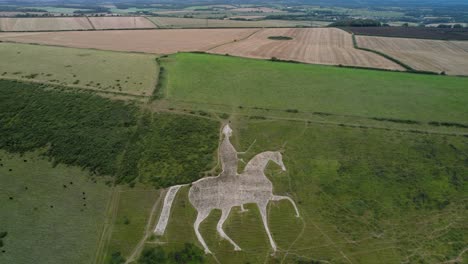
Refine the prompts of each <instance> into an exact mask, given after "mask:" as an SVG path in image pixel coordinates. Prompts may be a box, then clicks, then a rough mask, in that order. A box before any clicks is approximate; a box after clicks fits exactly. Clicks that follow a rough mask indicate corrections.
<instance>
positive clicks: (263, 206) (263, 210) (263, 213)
mask: <svg viewBox="0 0 468 264" xmlns="http://www.w3.org/2000/svg"><path fill="white" fill-rule="evenodd" d="M267 203H268V202H267ZM267 203H262V204H258V208H259V209H260V215H261V216H262V221H263V226H264V227H265V231H266V233H267V235H268V239H269V240H270V244H271V248H272V249H273V252H276V243H275V241H274V240H273V237H272V236H271V233H270V228H269V227H268V220H267V211H266V208H267Z"/></svg>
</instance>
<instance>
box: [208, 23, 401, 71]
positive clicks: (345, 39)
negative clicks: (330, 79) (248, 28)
mask: <svg viewBox="0 0 468 264" xmlns="http://www.w3.org/2000/svg"><path fill="white" fill-rule="evenodd" d="M271 36H287V37H291V38H292V39H291V40H274V39H269V38H268V37H271ZM208 52H210V53H217V54H229V55H234V56H241V57H251V58H268V59H269V58H272V57H276V58H278V59H282V60H294V61H299V62H305V63H317V64H327V65H339V64H342V65H346V66H359V67H372V68H381V69H391V70H404V69H403V68H402V67H401V66H400V65H398V64H396V63H394V62H392V61H390V60H388V59H386V58H384V57H382V56H379V55H377V54H374V53H371V52H367V51H362V50H358V49H355V48H354V46H353V41H352V37H351V35H350V34H349V33H347V32H345V31H343V30H340V29H336V28H303V29H299V28H293V29H291V28H289V29H288V28H281V29H263V30H261V31H259V32H257V33H255V34H253V35H252V36H250V37H249V38H247V39H244V40H241V41H236V42H233V43H229V44H226V45H222V46H219V47H216V48H214V49H211V50H209V51H208Z"/></svg>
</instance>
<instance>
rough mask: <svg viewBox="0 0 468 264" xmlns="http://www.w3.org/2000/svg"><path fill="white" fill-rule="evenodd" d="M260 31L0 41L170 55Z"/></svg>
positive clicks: (5, 36) (57, 35)
mask: <svg viewBox="0 0 468 264" xmlns="http://www.w3.org/2000/svg"><path fill="white" fill-rule="evenodd" d="M257 30H258V29H203V30H200V29H177V30H110V31H73V32H72V31H70V32H41V33H24V34H21V33H1V34H0V40H4V41H13V42H20V43H36V44H46V45H57V46H65V47H74V48H93V49H102V50H114V51H134V52H146V53H156V54H169V53H175V52H178V51H206V50H209V49H211V48H213V47H216V46H218V45H222V44H224V43H228V42H233V41H234V40H240V39H242V38H246V37H248V36H249V35H251V34H252V33H254V32H255V31H257Z"/></svg>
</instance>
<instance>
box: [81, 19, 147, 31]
mask: <svg viewBox="0 0 468 264" xmlns="http://www.w3.org/2000/svg"><path fill="white" fill-rule="evenodd" d="M89 20H91V23H92V24H93V26H94V28H96V29H127V28H155V27H156V26H155V25H154V24H153V23H151V21H149V20H148V19H146V18H144V17H90V18H89Z"/></svg>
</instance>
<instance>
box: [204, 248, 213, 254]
mask: <svg viewBox="0 0 468 264" xmlns="http://www.w3.org/2000/svg"><path fill="white" fill-rule="evenodd" d="M205 254H206V255H208V254H209V255H213V253H212V252H211V251H210V250H209V249H205Z"/></svg>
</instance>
